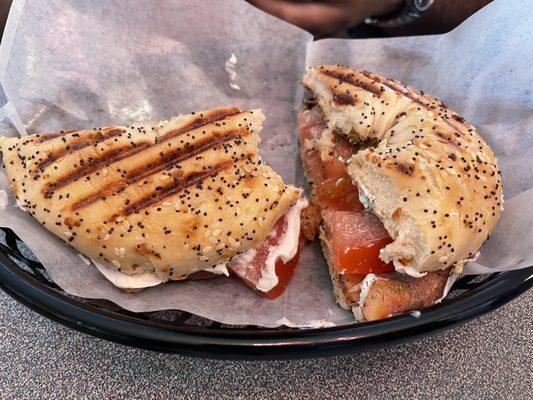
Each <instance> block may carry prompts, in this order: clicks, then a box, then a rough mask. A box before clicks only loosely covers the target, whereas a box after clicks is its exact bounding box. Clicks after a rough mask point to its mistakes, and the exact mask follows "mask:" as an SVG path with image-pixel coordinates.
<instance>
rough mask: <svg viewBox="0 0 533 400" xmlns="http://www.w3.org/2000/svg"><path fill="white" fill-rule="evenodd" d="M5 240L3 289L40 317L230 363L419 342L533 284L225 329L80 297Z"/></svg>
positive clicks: (492, 283)
mask: <svg viewBox="0 0 533 400" xmlns="http://www.w3.org/2000/svg"><path fill="white" fill-rule="evenodd" d="M2 231H3V232H4V234H5V237H4V238H3V240H2V242H1V243H0V287H1V288H2V289H3V290H4V291H5V292H7V293H8V294H9V295H11V296H12V297H14V298H15V299H17V300H19V301H20V302H21V303H23V304H25V305H26V306H28V307H30V308H31V309H33V310H35V311H37V312H38V313H40V314H42V315H44V316H46V317H48V318H51V319H53V320H55V321H58V322H60V323H62V324H64V325H66V326H69V327H71V328H74V329H77V330H79V331H81V332H85V333H89V334H91V335H94V336H97V337H100V338H104V339H108V340H112V341H114V342H117V343H122V344H126V345H130V346H136V347H141V348H145V349H150V350H156V351H162V352H172V353H181V354H187V355H193V356H201V357H210V358H225V359H282V358H301V357H316V356H325V355H338V354H343V353H347V352H356V351H363V350H368V349H373V348H378V347H382V346H385V345H390V344H394V343H400V342H403V341H407V340H412V339H416V338H420V337H423V336H426V335H429V334H434V333H436V332H439V331H442V330H444V329H447V328H451V327H453V326H455V325H458V324H461V323H463V322H465V321H467V320H469V319H471V318H474V317H477V316H479V315H482V314H484V313H487V312H489V311H491V310H494V309H496V308H498V307H500V306H501V305H503V304H505V303H507V302H508V301H510V300H512V299H513V298H515V297H516V296H518V295H519V294H521V293H523V292H524V291H526V290H527V289H529V288H530V287H531V286H532V284H533V279H532V278H533V266H532V267H529V268H526V269H522V270H517V271H510V272H505V273H495V274H490V275H483V276H470V277H465V278H462V279H460V280H458V281H457V282H456V284H455V285H454V287H453V290H452V291H451V292H450V294H449V295H448V297H447V299H445V300H444V301H442V303H440V304H438V305H434V306H432V307H429V308H427V309H425V310H424V311H423V312H422V313H421V315H420V316H419V317H415V316H413V315H409V314H405V315H400V316H396V317H393V318H388V319H385V320H382V321H376V322H368V323H361V324H356V323H354V324H349V325H344V326H337V327H332V328H320V329H295V328H286V327H279V328H262V327H257V326H233V325H223V324H220V323H218V322H214V321H210V320H206V319H204V318H201V317H198V316H195V315H193V314H190V313H187V312H183V311H178V310H170V311H169V310H166V311H158V312H149V313H133V312H130V311H127V310H124V309H122V308H120V307H119V306H117V305H116V304H114V303H111V302H109V301H102V300H90V299H82V298H78V297H74V296H71V295H68V294H66V293H65V292H64V291H62V290H61V289H60V288H59V287H58V286H57V285H55V284H54V283H53V281H52V280H51V279H50V278H49V277H48V276H47V274H46V271H45V270H44V268H43V267H42V265H41V264H39V262H37V261H36V260H35V259H34V258H32V257H31V255H29V253H28V251H27V248H25V246H24V244H23V243H22V242H21V241H20V240H19V239H18V237H17V236H16V235H15V234H14V233H13V232H12V231H11V230H9V229H5V228H2Z"/></svg>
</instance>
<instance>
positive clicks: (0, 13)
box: [0, 0, 11, 38]
mask: <svg viewBox="0 0 533 400" xmlns="http://www.w3.org/2000/svg"><path fill="white" fill-rule="evenodd" d="M10 7H11V0H1V1H0V38H1V37H2V35H3V34H4V27H5V26H6V21H7V14H9V8H10Z"/></svg>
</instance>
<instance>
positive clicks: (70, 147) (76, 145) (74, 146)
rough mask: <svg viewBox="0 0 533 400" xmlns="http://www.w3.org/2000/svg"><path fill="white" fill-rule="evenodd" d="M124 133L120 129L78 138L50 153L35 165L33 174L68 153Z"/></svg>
mask: <svg viewBox="0 0 533 400" xmlns="http://www.w3.org/2000/svg"><path fill="white" fill-rule="evenodd" d="M124 132H125V131H124V130H122V129H111V130H108V131H107V132H104V133H101V132H98V133H97V134H96V136H92V137H89V138H80V139H78V140H75V141H72V142H70V143H68V144H67V145H66V146H65V147H64V148H62V149H59V150H55V151H53V152H51V153H50V154H49V155H48V157H47V158H45V159H44V160H43V161H41V162H40V163H39V164H37V167H36V169H35V172H37V170H40V171H41V172H43V170H44V169H45V168H46V167H47V166H49V165H50V164H52V163H53V162H55V161H57V160H58V159H59V158H61V157H63V156H65V155H67V154H68V153H70V152H73V151H78V150H81V149H84V148H85V147H89V146H93V145H95V144H98V143H101V142H103V141H105V140H107V139H110V138H112V137H115V136H120V135H121V134H122V133H124Z"/></svg>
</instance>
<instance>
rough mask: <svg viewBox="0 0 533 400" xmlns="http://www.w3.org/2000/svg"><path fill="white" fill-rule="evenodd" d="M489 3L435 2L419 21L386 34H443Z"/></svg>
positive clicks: (471, 0)
mask: <svg viewBox="0 0 533 400" xmlns="http://www.w3.org/2000/svg"><path fill="white" fill-rule="evenodd" d="M490 2H491V0H436V1H435V3H434V4H433V5H432V6H431V8H430V9H429V10H428V11H427V13H426V14H425V15H424V17H423V18H421V19H420V20H419V21H416V22H414V23H412V24H410V25H405V26H401V27H398V28H391V29H387V30H386V32H387V34H388V35H391V36H406V35H426V34H432V33H445V32H448V31H451V30H452V29H453V28H455V27H456V26H457V25H459V24H460V23H461V22H463V21H464V20H465V19H467V18H468V17H469V16H471V15H472V14H474V13H475V12H476V11H478V10H479V9H481V8H483V7H484V6H486V5H487V4H489V3H490Z"/></svg>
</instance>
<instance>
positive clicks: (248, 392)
mask: <svg viewBox="0 0 533 400" xmlns="http://www.w3.org/2000/svg"><path fill="white" fill-rule="evenodd" d="M532 301H533V290H530V291H529V292H527V293H525V294H523V295H522V296H521V297H519V298H518V299H515V300H514V301H512V302H510V303H508V304H507V305H505V306H503V307H502V308H500V309H498V310H496V311H494V312H492V313H490V314H488V315H485V316H483V317H480V318H478V319H476V320H474V321H470V322H468V323H467V324H465V325H462V326H460V327H457V328H454V329H452V330H449V331H446V332H444V333H441V334H438V335H435V336H432V337H428V338H425V339H422V340H419V341H416V342H410V343H406V344H402V345H398V346H395V347H390V348H385V349H381V350H376V351H371V352H367V353H360V354H354V355H346V356H341V357H332V358H321V359H306V360H298V361H256V362H249V361H243V362H239V361H218V360H216V361H215V360H203V359H195V358H188V357H182V356H178V355H169V354H158V353H153V352H149V351H145V350H139V349H134V348H129V347H126V346H123V345H118V344H114V343H110V342H106V341H104V340H101V339H96V338H93V337H91V336H88V335H85V334H82V333H78V332H76V331H73V330H71V329H68V328H66V327H63V326H61V325H59V324H57V323H55V322H52V321H49V320H47V319H46V318H44V317H42V316H40V315H38V314H36V313H35V312H33V311H30V310H29V309H27V308H25V307H24V306H22V305H20V304H19V303H17V302H16V301H14V300H13V299H11V298H10V297H8V296H7V295H6V294H4V293H2V292H0V398H1V399H17V400H18V399H32V400H33V399H40V398H47V399H48V398H52V399H53V398H56V399H85V398H95V399H96V398H105V399H110V398H112V399H133V398H138V399H152V398H154V399H155V398H157V399H166V398H175V399H179V398H185V399H209V398H214V399H262V398H272V399H282V398H287V399H318V398H320V399H326V398H332V399H333V398H334V399H345V398H346V399H355V398H357V399H404V398H405V399H406V398H409V399H452V398H453V399H456V398H458V399H463V398H464V399H489V398H490V399H530V398H532V394H533V373H532V371H533V358H532V356H531V355H532V353H533V335H532V334H533V319H532V313H531V303H532Z"/></svg>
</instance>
